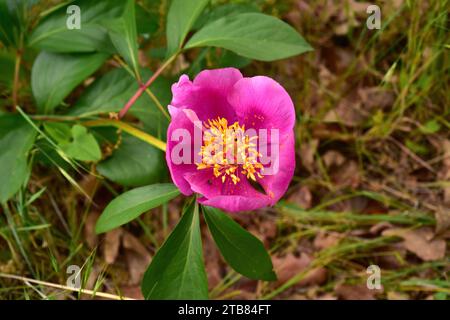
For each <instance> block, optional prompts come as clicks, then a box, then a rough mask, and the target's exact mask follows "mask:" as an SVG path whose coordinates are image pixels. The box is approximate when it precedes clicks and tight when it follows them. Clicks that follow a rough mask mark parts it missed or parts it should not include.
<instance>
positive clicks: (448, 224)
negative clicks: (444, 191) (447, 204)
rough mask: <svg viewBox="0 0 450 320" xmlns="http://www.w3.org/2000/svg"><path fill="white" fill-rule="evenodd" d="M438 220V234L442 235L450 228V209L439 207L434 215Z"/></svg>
mask: <svg viewBox="0 0 450 320" xmlns="http://www.w3.org/2000/svg"><path fill="white" fill-rule="evenodd" d="M434 216H435V218H436V234H442V233H444V232H445V231H447V230H449V228H450V209H449V208H444V207H442V206H439V207H438V208H437V210H436V212H435V213H434Z"/></svg>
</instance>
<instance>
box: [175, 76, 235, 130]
mask: <svg viewBox="0 0 450 320" xmlns="http://www.w3.org/2000/svg"><path fill="white" fill-rule="evenodd" d="M241 79H242V74H241V72H240V71H239V70H238V69H235V68H224V69H215V70H204V71H202V72H200V73H199V74H198V75H197V77H195V79H194V81H193V82H191V81H190V80H189V77H188V76H187V75H182V76H181V77H180V80H179V81H178V82H177V83H175V84H174V85H172V94H173V99H172V102H171V106H172V107H176V108H189V109H191V110H193V111H195V113H197V115H198V116H199V118H200V120H202V121H207V120H208V119H216V118H217V117H224V118H226V119H227V120H228V121H230V122H231V121H235V120H236V115H235V113H234V110H233V108H232V107H231V105H230V104H229V103H228V100H227V95H228V93H229V92H230V91H231V89H232V88H233V86H234V85H235V83H236V82H238V81H239V80H241ZM170 112H171V114H173V113H174V110H173V108H171V110H170Z"/></svg>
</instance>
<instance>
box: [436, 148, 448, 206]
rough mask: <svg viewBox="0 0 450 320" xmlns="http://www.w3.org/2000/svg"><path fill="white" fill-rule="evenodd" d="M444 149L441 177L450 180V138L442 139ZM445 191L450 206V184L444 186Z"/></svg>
mask: <svg viewBox="0 0 450 320" xmlns="http://www.w3.org/2000/svg"><path fill="white" fill-rule="evenodd" d="M441 148H442V151H443V157H444V158H443V159H442V168H441V170H440V171H439V179H441V180H443V181H447V182H449V181H450V140H444V141H442V146H441ZM443 192H444V204H446V205H447V206H449V207H450V186H449V185H447V186H443Z"/></svg>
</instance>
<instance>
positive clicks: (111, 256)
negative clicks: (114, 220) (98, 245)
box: [103, 228, 123, 264]
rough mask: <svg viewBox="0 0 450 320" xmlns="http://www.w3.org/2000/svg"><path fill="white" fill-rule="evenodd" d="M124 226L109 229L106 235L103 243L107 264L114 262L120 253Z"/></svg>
mask: <svg viewBox="0 0 450 320" xmlns="http://www.w3.org/2000/svg"><path fill="white" fill-rule="evenodd" d="M122 232H123V231H122V228H118V229H114V230H112V231H109V232H107V233H106V235H105V239H104V243H103V258H104V259H105V262H106V263H107V264H113V263H114V262H115V261H116V258H117V255H118V254H119V248H120V239H121V237H122Z"/></svg>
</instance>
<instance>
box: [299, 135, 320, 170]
mask: <svg viewBox="0 0 450 320" xmlns="http://www.w3.org/2000/svg"><path fill="white" fill-rule="evenodd" d="M318 145H319V140H318V139H312V140H310V141H308V142H307V143H303V144H302V146H301V147H300V161H301V164H302V165H303V166H304V167H305V168H306V169H308V171H309V172H313V171H314V154H315V153H316V151H317V147H318Z"/></svg>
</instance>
